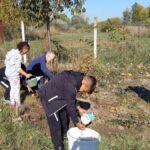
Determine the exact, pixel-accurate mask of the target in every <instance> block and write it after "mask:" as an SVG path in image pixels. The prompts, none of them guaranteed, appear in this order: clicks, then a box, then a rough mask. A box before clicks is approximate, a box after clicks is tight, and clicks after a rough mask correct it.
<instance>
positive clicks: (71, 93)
mask: <svg viewBox="0 0 150 150" xmlns="http://www.w3.org/2000/svg"><path fill="white" fill-rule="evenodd" d="M65 91H66V92H65V101H66V102H67V110H68V113H69V115H70V117H71V119H72V121H73V122H74V124H75V125H76V126H77V127H78V128H79V129H84V128H85V126H84V125H83V124H81V123H80V121H79V119H78V115H77V111H76V105H75V98H76V92H75V90H74V87H72V88H71V87H69V86H68V87H67V89H65Z"/></svg>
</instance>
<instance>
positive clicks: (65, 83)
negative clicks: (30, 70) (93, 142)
mask: <svg viewBox="0 0 150 150" xmlns="http://www.w3.org/2000/svg"><path fill="white" fill-rule="evenodd" d="M95 86H96V79H95V78H94V77H92V76H85V75H84V74H82V73H80V72H74V71H63V72H62V73H60V74H57V75H55V76H54V77H53V78H52V79H51V80H50V81H49V82H48V83H46V84H45V85H44V86H42V87H41V89H40V90H39V96H40V99H41V102H42V104H43V107H44V110H45V113H46V116H47V120H48V125H49V128H50V132H51V138H52V142H53V144H54V148H55V150H64V145H63V140H64V135H65V134H66V132H67V130H68V128H67V124H68V122H67V121H68V119H67V114H69V115H70V117H71V119H72V121H73V123H74V124H75V125H76V126H77V127H78V128H79V129H85V126H84V125H83V124H81V122H80V121H79V119H78V114H77V111H76V104H75V101H76V100H75V99H76V94H77V92H85V93H92V92H93V91H94V89H95ZM78 109H79V107H78ZM79 112H80V111H79Z"/></svg>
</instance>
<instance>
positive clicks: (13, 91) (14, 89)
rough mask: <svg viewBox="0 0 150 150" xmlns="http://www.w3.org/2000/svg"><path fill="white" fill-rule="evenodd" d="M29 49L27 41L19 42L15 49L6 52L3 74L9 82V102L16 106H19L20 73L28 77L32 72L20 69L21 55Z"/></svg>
mask: <svg viewBox="0 0 150 150" xmlns="http://www.w3.org/2000/svg"><path fill="white" fill-rule="evenodd" d="M29 50H30V46H29V44H28V42H20V43H18V44H17V49H12V50H10V51H9V52H8V53H7V54H6V58H5V66H6V69H5V75H6V77H7V78H8V81H9V83H10V104H11V106H14V107H16V108H18V107H19V106H20V76H19V75H20V74H21V75H23V76H25V77H26V78H29V77H31V76H32V74H28V73H26V72H25V71H24V70H23V69H21V62H22V55H24V54H26V53H27V52H28V51H29Z"/></svg>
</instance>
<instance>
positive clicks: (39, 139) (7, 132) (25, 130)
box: [0, 101, 53, 150]
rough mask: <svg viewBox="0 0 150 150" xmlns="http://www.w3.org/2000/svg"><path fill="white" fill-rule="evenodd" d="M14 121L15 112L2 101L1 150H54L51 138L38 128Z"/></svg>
mask: <svg viewBox="0 0 150 150" xmlns="http://www.w3.org/2000/svg"><path fill="white" fill-rule="evenodd" d="M14 120H15V112H14V110H13V109H10V108H9V106H6V104H3V103H2V101H0V149H1V150H6V149H7V150H30V149H32V150H41V149H43V150H49V149H51V150H52V149H53V146H52V143H51V140H50V137H47V136H45V135H43V134H42V131H41V130H40V128H39V127H38V126H35V125H32V124H31V123H28V124H27V123H25V122H22V121H21V122H20V121H14Z"/></svg>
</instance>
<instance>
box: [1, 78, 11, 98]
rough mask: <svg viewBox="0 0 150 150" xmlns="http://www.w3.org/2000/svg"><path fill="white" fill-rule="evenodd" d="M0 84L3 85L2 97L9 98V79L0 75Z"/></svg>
mask: <svg viewBox="0 0 150 150" xmlns="http://www.w3.org/2000/svg"><path fill="white" fill-rule="evenodd" d="M0 84H1V85H2V86H3V87H4V89H5V92H4V98H5V99H6V100H9V99H10V84H9V81H8V80H7V79H5V78H4V77H1V76H0Z"/></svg>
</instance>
